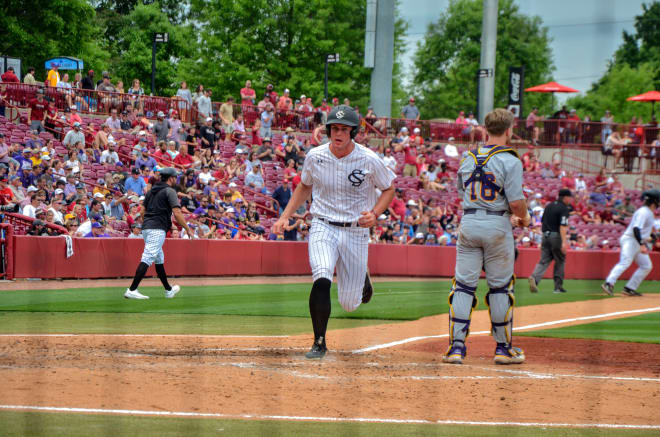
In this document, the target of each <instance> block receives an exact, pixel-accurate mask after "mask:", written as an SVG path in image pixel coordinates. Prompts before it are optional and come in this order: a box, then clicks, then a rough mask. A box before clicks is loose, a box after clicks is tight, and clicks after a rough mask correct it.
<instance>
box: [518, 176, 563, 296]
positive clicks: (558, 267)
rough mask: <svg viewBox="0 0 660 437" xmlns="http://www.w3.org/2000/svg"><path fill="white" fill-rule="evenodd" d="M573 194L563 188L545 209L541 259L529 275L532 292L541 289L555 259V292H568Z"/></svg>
mask: <svg viewBox="0 0 660 437" xmlns="http://www.w3.org/2000/svg"><path fill="white" fill-rule="evenodd" d="M572 197H573V195H572V194H571V191H570V190H568V189H566V188H562V189H561V190H559V197H558V198H557V200H556V201H554V202H552V203H550V204H548V206H546V207H545V210H544V211H543V220H542V228H541V231H542V232H543V242H542V244H541V260H540V261H539V263H538V264H537V265H536V268H534V273H532V276H530V277H529V290H530V291H531V292H532V293H536V292H538V291H539V289H538V287H537V285H538V283H539V282H540V281H541V278H542V277H543V274H544V273H545V271H546V270H547V268H548V266H549V265H550V263H551V262H552V260H554V261H555V271H554V275H553V276H554V281H555V291H554V292H555V293H566V290H564V287H563V285H564V262H565V261H566V251H567V250H568V247H569V241H568V235H567V234H568V216H569V214H570V209H569V208H568V204H569V203H570V202H571V199H572Z"/></svg>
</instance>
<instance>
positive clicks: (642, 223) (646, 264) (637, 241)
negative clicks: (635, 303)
mask: <svg viewBox="0 0 660 437" xmlns="http://www.w3.org/2000/svg"><path fill="white" fill-rule="evenodd" d="M642 200H644V205H643V206H642V207H640V208H639V209H638V210H637V211H635V213H634V214H633V216H632V219H631V220H630V224H628V227H627V228H626V230H625V231H624V232H623V235H622V236H621V238H620V239H619V242H620V243H621V253H620V255H619V262H618V263H617V265H615V266H614V267H613V268H612V270H611V271H610V274H609V275H608V276H607V279H605V282H604V283H603V285H601V288H602V289H603V291H604V292H605V293H607V294H609V295H610V296H613V295H614V284H616V280H617V279H619V276H621V274H622V273H623V272H625V271H626V269H627V268H628V267H630V264H632V262H633V261H635V263H636V264H637V270H635V273H633V275H632V276H631V277H630V279H629V280H628V283H626V286H625V287H623V291H622V293H623V295H625V296H641V295H642V293H640V292H638V291H637V288H638V287H639V285H640V284H641V283H642V281H643V280H644V278H645V277H646V275H648V274H649V272H650V271H651V269H652V268H653V264H652V263H651V257H649V247H648V246H647V244H648V242H649V241H651V232H652V231H653V224H654V222H655V216H654V212H653V211H654V210H655V209H656V208H657V207H658V204H660V191H658V190H648V191H644V193H642Z"/></svg>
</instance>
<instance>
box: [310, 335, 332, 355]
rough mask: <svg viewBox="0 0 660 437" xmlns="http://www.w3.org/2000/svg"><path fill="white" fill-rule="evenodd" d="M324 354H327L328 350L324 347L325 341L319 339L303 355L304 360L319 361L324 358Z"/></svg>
mask: <svg viewBox="0 0 660 437" xmlns="http://www.w3.org/2000/svg"><path fill="white" fill-rule="evenodd" d="M326 352H328V348H326V347H325V339H324V338H323V337H319V339H318V340H316V341H315V342H314V344H313V345H312V348H311V349H310V350H309V352H307V353H306V354H305V358H307V359H308V360H320V359H321V358H323V357H324V356H325V353H326Z"/></svg>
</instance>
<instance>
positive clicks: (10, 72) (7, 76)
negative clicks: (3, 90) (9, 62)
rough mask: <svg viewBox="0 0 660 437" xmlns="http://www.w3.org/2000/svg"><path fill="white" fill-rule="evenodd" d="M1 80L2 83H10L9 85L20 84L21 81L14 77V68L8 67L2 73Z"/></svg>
mask: <svg viewBox="0 0 660 437" xmlns="http://www.w3.org/2000/svg"><path fill="white" fill-rule="evenodd" d="M0 78H2V81H3V82H11V83H20V82H21V80H20V79H19V78H18V77H17V76H16V73H14V67H9V68H8V69H7V71H5V72H4V73H2V76H0Z"/></svg>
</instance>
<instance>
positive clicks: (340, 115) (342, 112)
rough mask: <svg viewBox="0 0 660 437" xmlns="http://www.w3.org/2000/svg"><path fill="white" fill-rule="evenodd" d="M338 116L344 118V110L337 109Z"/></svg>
mask: <svg viewBox="0 0 660 437" xmlns="http://www.w3.org/2000/svg"><path fill="white" fill-rule="evenodd" d="M336 117H337V118H344V111H337V114H336Z"/></svg>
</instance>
